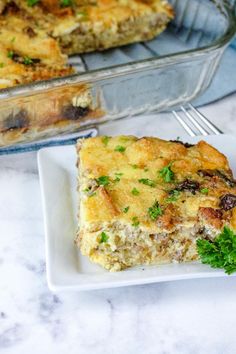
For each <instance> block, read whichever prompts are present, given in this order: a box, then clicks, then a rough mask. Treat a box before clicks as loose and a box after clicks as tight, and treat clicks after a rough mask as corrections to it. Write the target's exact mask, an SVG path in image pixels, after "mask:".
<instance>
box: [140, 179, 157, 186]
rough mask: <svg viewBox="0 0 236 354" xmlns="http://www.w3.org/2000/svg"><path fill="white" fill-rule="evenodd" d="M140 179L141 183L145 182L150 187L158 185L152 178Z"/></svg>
mask: <svg viewBox="0 0 236 354" xmlns="http://www.w3.org/2000/svg"><path fill="white" fill-rule="evenodd" d="M138 181H139V183H142V184H145V185H146V186H149V187H155V186H156V183H155V182H154V181H152V180H151V179H148V178H141V179H139V180H138Z"/></svg>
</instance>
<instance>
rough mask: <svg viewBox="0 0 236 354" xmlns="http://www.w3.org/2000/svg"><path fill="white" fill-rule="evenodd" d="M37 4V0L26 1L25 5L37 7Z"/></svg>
mask: <svg viewBox="0 0 236 354" xmlns="http://www.w3.org/2000/svg"><path fill="white" fill-rule="evenodd" d="M38 2H39V0H27V5H28V6H30V7H32V6H35V5H37V3H38Z"/></svg>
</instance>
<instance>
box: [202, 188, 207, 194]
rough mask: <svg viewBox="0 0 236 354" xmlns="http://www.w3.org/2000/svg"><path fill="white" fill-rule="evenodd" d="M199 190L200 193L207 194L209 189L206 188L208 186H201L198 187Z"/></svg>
mask: <svg viewBox="0 0 236 354" xmlns="http://www.w3.org/2000/svg"><path fill="white" fill-rule="evenodd" d="M200 192H201V193H202V194H208V192H209V189H208V188H202V189H200Z"/></svg>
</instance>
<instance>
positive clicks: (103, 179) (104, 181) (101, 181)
mask: <svg viewBox="0 0 236 354" xmlns="http://www.w3.org/2000/svg"><path fill="white" fill-rule="evenodd" d="M96 181H97V183H98V184H99V186H108V184H110V179H109V177H108V176H100V177H98V178H97V179H96Z"/></svg>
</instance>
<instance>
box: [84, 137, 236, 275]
mask: <svg viewBox="0 0 236 354" xmlns="http://www.w3.org/2000/svg"><path fill="white" fill-rule="evenodd" d="M78 159H79V161H80V164H79V185H80V187H79V191H80V231H79V234H78V235H79V236H78V237H79V239H80V240H79V245H80V248H81V250H82V253H83V254H85V255H88V256H89V257H90V258H91V259H93V260H94V261H96V262H98V263H100V264H102V265H103V266H104V267H106V268H108V269H113V270H117V269H123V268H125V267H127V266H131V265H137V264H142V263H145V264H153V263H160V262H161V263H162V262H170V261H181V260H182V261H188V260H193V259H196V258H197V252H196V246H195V244H196V239H197V238H198V237H210V238H214V237H215V236H216V235H217V234H218V233H219V232H220V230H221V228H222V227H223V226H224V225H228V226H230V227H232V228H233V229H235V224H236V223H235V218H236V214H235V210H236V209H235V208H236V182H235V180H234V179H233V176H232V173H231V170H230V167H229V164H228V161H227V158H226V157H225V156H224V155H223V154H222V153H220V152H219V151H218V150H217V149H215V148H214V147H212V146H211V145H209V144H208V143H206V142H204V141H200V142H199V143H198V144H196V145H195V146H191V147H185V146H184V145H183V144H181V143H180V142H170V141H165V140H161V139H157V138H147V137H145V138H141V139H138V138H136V137H133V136H119V137H114V138H109V137H98V138H92V139H87V140H85V141H83V143H82V146H81V143H79V145H78ZM102 233H105V234H106V235H107V237H105V239H106V238H107V239H109V241H107V242H105V241H101V237H104V235H103V236H101V235H102ZM131 248H132V250H131ZM160 250H162V251H161V252H160ZM114 252H115V253H114ZM125 255H126V256H125Z"/></svg>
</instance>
